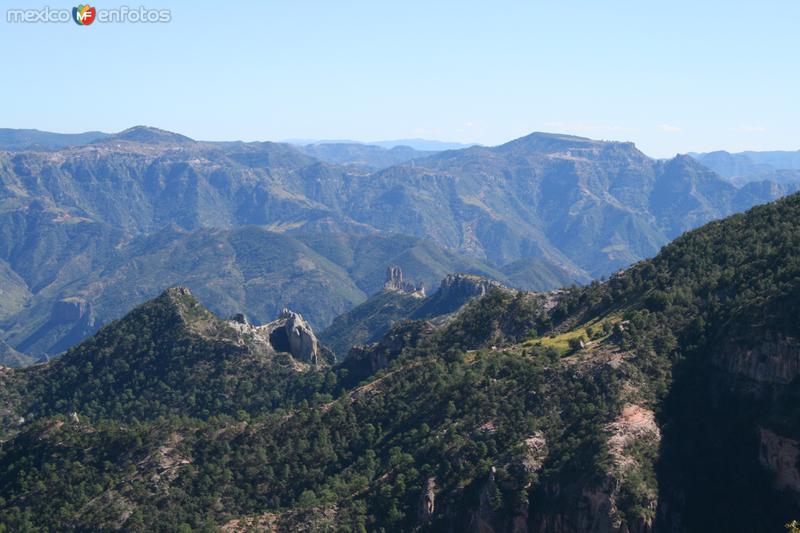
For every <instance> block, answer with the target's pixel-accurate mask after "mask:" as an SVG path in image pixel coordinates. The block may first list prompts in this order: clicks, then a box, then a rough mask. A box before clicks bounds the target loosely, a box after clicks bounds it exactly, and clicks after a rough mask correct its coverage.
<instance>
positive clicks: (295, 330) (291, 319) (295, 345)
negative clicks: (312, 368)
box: [280, 309, 320, 365]
mask: <svg viewBox="0 0 800 533" xmlns="http://www.w3.org/2000/svg"><path fill="white" fill-rule="evenodd" d="M280 319H283V320H285V323H284V325H283V328H284V330H285V331H286V336H287V337H288V341H289V353H291V354H292V357H294V358H295V359H297V360H298V361H302V362H304V363H309V364H312V365H316V364H317V363H319V356H320V345H319V342H318V341H317V337H316V335H314V331H313V330H312V329H311V326H309V325H308V322H306V321H305V320H304V319H303V317H302V316H301V315H300V313H295V312H293V311H289V310H288V309H284V310H283V312H281V315H280Z"/></svg>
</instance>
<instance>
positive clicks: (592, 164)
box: [0, 127, 797, 362]
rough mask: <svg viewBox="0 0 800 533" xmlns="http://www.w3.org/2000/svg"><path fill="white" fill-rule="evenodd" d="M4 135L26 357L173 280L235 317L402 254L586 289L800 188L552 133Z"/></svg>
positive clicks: (333, 287) (319, 313)
mask: <svg viewBox="0 0 800 533" xmlns="http://www.w3.org/2000/svg"><path fill="white" fill-rule="evenodd" d="M4 135H5V138H7V139H11V140H10V141H8V143H7V144H6V148H7V150H6V151H3V152H0V290H2V291H3V292H2V293H3V295H4V298H3V299H2V302H1V303H0V332H2V333H0V338H2V339H3V340H4V341H5V342H6V343H7V344H9V345H10V346H11V347H13V348H14V349H15V350H16V351H17V352H21V353H23V354H27V355H28V357H29V360H36V359H38V358H39V357H40V356H41V355H43V354H46V355H50V356H52V355H56V354H58V353H60V352H61V351H63V350H64V349H66V348H67V347H69V346H70V345H72V344H74V343H75V342H78V341H79V340H81V339H82V338H84V337H85V336H86V335H89V334H91V333H92V332H93V331H95V330H96V329H97V328H98V327H100V326H101V325H102V324H105V323H108V322H109V321H110V320H113V319H115V318H118V317H120V316H122V314H123V313H124V312H125V310H127V309H129V308H130V307H131V306H133V305H136V304H138V303H142V302H144V301H145V300H147V299H148V298H152V297H154V296H155V295H157V294H159V293H160V292H161V291H162V290H163V289H164V288H165V287H166V286H169V285H174V284H184V285H187V286H189V287H190V288H192V289H193V290H194V291H196V292H197V294H198V295H200V297H201V298H203V301H204V302H206V303H207V305H208V306H209V307H210V308H211V309H212V310H213V311H215V312H217V313H220V314H221V315H222V316H227V315H228V314H231V313H238V312H241V313H244V314H246V315H248V317H249V318H251V319H252V320H254V321H256V322H259V323H264V322H267V321H270V320H272V319H274V317H275V316H276V314H277V313H278V312H279V311H280V310H281V309H282V308H283V307H285V306H290V307H292V308H295V309H297V310H299V311H300V312H302V313H303V314H304V315H306V316H307V317H308V320H309V322H310V323H311V324H312V325H313V326H314V327H317V328H319V329H323V328H325V327H326V326H328V325H329V324H330V323H331V321H332V320H333V319H334V317H336V316H338V315H340V314H341V313H343V312H345V311H348V310H350V309H352V308H353V307H355V306H356V305H358V304H359V303H361V302H363V301H364V300H366V298H367V297H368V296H370V295H372V294H374V293H375V292H377V291H378V290H380V288H381V284H382V283H383V274H384V272H385V269H386V267H387V266H388V265H390V264H397V265H399V266H400V267H401V268H402V269H403V270H404V271H405V272H406V273H407V275H408V277H409V278H411V279H413V280H415V281H421V282H423V283H424V284H425V286H426V287H428V288H431V287H436V286H437V284H438V283H439V281H440V280H441V279H442V278H443V277H444V276H445V275H446V274H448V273H451V272H456V271H462V272H466V273H472V274H479V275H484V276H488V277H490V278H493V279H495V280H497V281H499V282H501V283H503V284H505V285H507V286H512V287H518V288H523V289H535V290H546V289H553V288H556V287H559V286H564V285H568V284H570V283H573V282H577V283H585V282H588V281H589V280H590V279H592V278H598V277H602V276H607V275H610V274H612V273H613V272H615V271H616V270H618V269H619V268H622V267H625V266H627V265H629V264H631V263H633V262H635V261H638V260H641V259H643V258H645V257H649V256H652V255H653V254H655V253H656V252H657V251H658V250H659V249H660V247H661V246H663V245H664V244H666V243H667V242H668V241H669V240H670V239H672V238H674V237H676V236H678V235H680V234H681V233H682V232H684V231H686V230H689V229H691V228H694V227H697V226H699V225H701V224H703V223H705V222H707V221H709V220H712V219H715V218H719V217H722V216H725V215H728V214H730V213H733V212H737V211H741V210H744V209H746V208H748V207H750V206H752V205H755V204H758V203H763V202H766V201H769V200H773V199H775V198H778V197H780V196H783V195H785V194H787V193H789V192H791V191H793V190H795V189H796V188H797V184H796V183H794V182H780V183H779V182H769V181H767V182H764V181H761V182H753V183H747V184H745V185H743V186H741V187H737V186H735V185H733V184H731V183H730V182H729V181H728V180H727V179H725V178H723V177H721V176H719V175H718V174H716V173H714V172H713V171H711V170H709V169H708V168H706V167H704V166H702V165H701V164H699V163H698V162H697V161H696V160H695V159H692V158H690V157H688V156H678V157H676V158H674V159H672V160H669V161H658V160H654V159H651V158H649V157H647V156H645V155H644V154H643V153H641V152H640V151H639V150H637V149H636V147H635V146H634V145H633V144H631V143H619V142H604V141H594V140H590V139H585V138H580V137H571V136H564V135H554V134H545V133H535V134H531V135H529V136H526V137H523V138H521V139H517V140H515V141H511V142H509V143H506V144H503V145H500V146H497V147H480V146H473V147H469V148H465V149H461V150H448V151H441V152H436V153H432V154H430V153H425V154H423V153H415V152H413V150H412V151H409V150H410V149H409V150H406V149H399V150H398V149H393V150H385V149H382V148H381V149H380V150H383V152H380V151H378V152H377V153H378V154H379V156H378V155H375V154H373V153H372V152H370V150H372V148H375V147H370V148H369V149H368V150H367V151H366V152H365V151H364V149H363V148H364V147H363V146H360V145H355V146H350V147H338V146H334V147H327V148H325V146H324V145H322V146H316V147H315V148H314V149H313V150H312V149H310V148H308V147H305V148H302V147H296V146H292V145H289V144H281V143H269V142H263V143H262V142H257V143H243V142H216V143H212V142H202V141H194V140H192V139H190V138H188V137H186V136H183V135H180V134H177V133H172V132H167V131H163V130H159V129H155V128H147V127H134V128H131V129H128V130H125V131H123V132H120V133H117V134H113V135H100V136H99V137H97V138H95V139H91V140H90V134H86V136H84V137H80V136H79V137H80V139H79V138H76V137H69V139H66V138H63V137H58V134H45V133H43V132H35V135H34V134H32V133H30V132H19V131H17V132H16V133H14V132H13V131H12V132H11V133H9V132H8V131H6V133H5V134H4ZM52 136H56V137H52ZM48 139H49V140H48ZM53 139H55V140H53ZM48 142H50V143H51V144H49V145H48V144H47V143H48ZM25 143H28V144H25ZM8 148H13V149H8ZM395 151H397V153H398V154H404V155H402V156H401V157H400V158H399V159H396V160H394V159H393V157H394V156H393V155H392V154H393V153H394V152H395ZM418 156H419V157H418ZM406 157H410V159H404V158H406ZM324 159H327V160H328V161H326V160H324ZM386 165H389V166H386ZM6 295H7V297H6ZM7 362H10V361H7Z"/></svg>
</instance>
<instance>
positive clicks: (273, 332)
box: [227, 309, 335, 365]
mask: <svg viewBox="0 0 800 533" xmlns="http://www.w3.org/2000/svg"><path fill="white" fill-rule="evenodd" d="M227 324H228V325H229V326H230V327H231V328H233V329H235V330H236V331H238V332H239V334H240V337H241V339H242V342H246V343H248V344H251V345H253V346H260V347H261V348H260V349H261V350H262V351H263V352H264V353H266V354H274V353H275V352H278V353H287V354H289V355H291V356H292V358H293V359H295V360H296V361H297V362H299V363H305V364H309V365H326V364H333V363H334V362H335V357H334V355H333V352H331V351H330V350H329V349H328V348H326V347H325V346H323V345H322V344H321V343H320V342H319V341H318V340H317V336H316V335H315V334H314V330H313V329H312V328H311V326H310V325H309V324H308V322H306V320H305V319H304V318H303V316H302V315H301V314H300V313H296V312H294V311H290V310H289V309H284V310H283V311H281V314H280V315H278V318H277V319H276V320H274V321H272V322H270V323H268V324H264V325H261V326H256V325H252V324H250V322H249V321H248V320H247V317H246V316H245V315H244V314H242V313H237V314H235V315H233V316H232V317H231V318H230V319H229V320H228V321H227ZM245 338H246V339H248V340H247V341H244V339H245Z"/></svg>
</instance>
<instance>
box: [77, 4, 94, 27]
mask: <svg viewBox="0 0 800 533" xmlns="http://www.w3.org/2000/svg"><path fill="white" fill-rule="evenodd" d="M95 15H97V10H96V9H95V8H93V7H89V4H86V5H83V4H81V5H79V6H78V7H73V8H72V20H74V21H75V23H76V24H78V25H80V26H88V25H89V24H91V23H92V22H94V17H95Z"/></svg>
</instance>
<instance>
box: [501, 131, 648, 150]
mask: <svg viewBox="0 0 800 533" xmlns="http://www.w3.org/2000/svg"><path fill="white" fill-rule="evenodd" d="M610 146H620V147H625V148H632V149H634V150H636V145H635V144H634V143H632V142H621V141H599V140H595V139H589V138H588V137H578V136H577V135H567V134H563V133H546V132H540V131H536V132H533V133H530V134H528V135H525V136H524V137H520V138H518V139H514V140H513V141H509V142H507V143H505V144H501V145H500V146H497V149H498V150H501V151H512V150H519V149H524V150H535V151H539V152H561V151H565V150H569V149H582V148H583V149H585V148H602V147H610Z"/></svg>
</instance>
